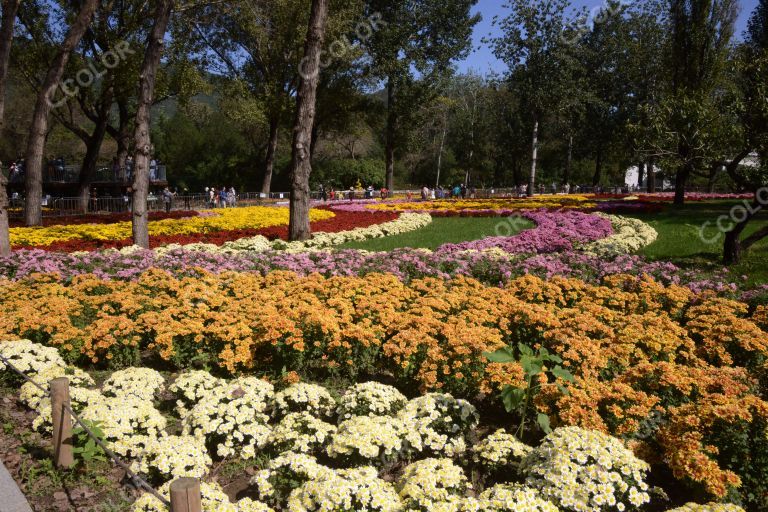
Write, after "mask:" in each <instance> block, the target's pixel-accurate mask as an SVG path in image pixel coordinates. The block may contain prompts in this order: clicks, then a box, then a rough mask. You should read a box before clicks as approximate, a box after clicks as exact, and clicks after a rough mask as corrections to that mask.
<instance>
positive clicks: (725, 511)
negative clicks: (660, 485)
mask: <svg viewBox="0 0 768 512" xmlns="http://www.w3.org/2000/svg"><path fill="white" fill-rule="evenodd" d="M667 512H744V509H743V508H741V507H740V506H738V505H733V504H731V503H707V504H704V505H699V504H698V503H686V504H685V505H683V506H682V507H677V508H673V509H670V510H668V511H667Z"/></svg>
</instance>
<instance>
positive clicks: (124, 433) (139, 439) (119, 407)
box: [81, 397, 166, 458]
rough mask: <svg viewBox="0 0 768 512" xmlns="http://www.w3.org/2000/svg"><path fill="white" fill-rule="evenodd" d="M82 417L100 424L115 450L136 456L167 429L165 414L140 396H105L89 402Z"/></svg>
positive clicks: (121, 453) (105, 436)
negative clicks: (138, 397) (139, 397)
mask: <svg viewBox="0 0 768 512" xmlns="http://www.w3.org/2000/svg"><path fill="white" fill-rule="evenodd" d="M81 417H82V418H83V419H85V420H88V421H92V422H96V423H98V424H99V426H100V428H101V430H102V432H103V433H104V438H105V439H106V441H107V442H108V443H109V444H110V445H111V448H112V450H113V451H114V452H115V453H117V454H118V455H121V456H123V457H129V458H134V457H136V456H137V455H138V454H139V453H141V452H142V451H143V450H144V449H145V448H146V446H147V444H148V443H150V442H152V441H153V440H155V439H157V438H158V437H159V436H160V435H161V434H162V433H163V431H164V430H165V427H166V420H165V417H163V415H162V414H161V413H160V411H158V410H157V409H155V408H154V406H153V405H152V403H151V402H147V401H142V400H137V399H136V398H129V397H122V398H105V399H103V400H100V401H97V402H96V403H93V404H89V405H88V406H86V407H85V408H84V409H83V412H82V414H81Z"/></svg>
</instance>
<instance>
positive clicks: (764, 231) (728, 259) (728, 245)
mask: <svg viewBox="0 0 768 512" xmlns="http://www.w3.org/2000/svg"><path fill="white" fill-rule="evenodd" d="M760 193H761V192H760V191H757V192H755V199H754V201H753V202H752V204H751V206H750V207H749V208H747V209H746V210H747V211H746V217H745V218H744V220H743V221H741V222H739V223H738V224H736V226H734V228H733V229H732V230H731V231H729V232H727V233H726V234H725V244H724V247H723V263H724V264H725V265H736V264H738V263H740V262H741V258H742V256H743V255H744V253H746V252H747V251H748V250H749V248H750V247H752V246H753V245H755V244H756V243H757V242H759V241H760V240H762V239H763V238H766V237H768V226H763V227H762V228H760V229H758V230H757V231H756V232H754V233H752V234H751V235H750V236H748V237H747V238H745V239H744V240H741V239H740V237H741V234H742V233H743V232H744V230H745V229H746V227H747V225H748V224H749V222H750V221H751V220H752V219H753V218H755V216H756V215H757V214H758V212H760V211H761V209H762V208H763V207H764V206H765V200H764V199H763V200H762V201H761V198H760Z"/></svg>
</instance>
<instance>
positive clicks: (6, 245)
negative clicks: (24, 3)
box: [0, 0, 19, 256]
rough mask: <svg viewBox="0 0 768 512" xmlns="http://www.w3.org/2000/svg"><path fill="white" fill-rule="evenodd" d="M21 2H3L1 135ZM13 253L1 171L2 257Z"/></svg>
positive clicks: (0, 253) (0, 93)
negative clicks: (9, 64)
mask: <svg viewBox="0 0 768 512" xmlns="http://www.w3.org/2000/svg"><path fill="white" fill-rule="evenodd" d="M18 9H19V0H3V13H2V22H0V133H2V130H3V126H4V119H5V86H6V83H7V81H8V62H9V60H10V56H11V44H12V43H13V27H14V25H15V24H16V13H17V11H18ZM10 253H11V241H10V235H9V232H8V192H7V191H6V178H5V174H4V172H3V170H2V169H0V256H8V255H9V254H10Z"/></svg>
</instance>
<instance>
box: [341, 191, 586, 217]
mask: <svg viewBox="0 0 768 512" xmlns="http://www.w3.org/2000/svg"><path fill="white" fill-rule="evenodd" d="M595 205H596V203H595V202H594V201H593V200H592V198H591V197H590V196H579V195H568V196H565V195H558V196H536V197H532V198H521V199H440V200H431V201H402V200H394V201H373V202H371V201H369V202H352V203H344V202H340V203H339V204H335V205H332V206H331V208H332V209H333V210H334V211H371V210H374V211H396V212H423V213H429V214H431V215H433V216H435V217H441V216H442V217H452V216H466V217H492V216H505V215H511V214H514V213H519V212H520V211H525V210H539V209H542V208H546V209H552V210H559V209H590V208H594V207H595Z"/></svg>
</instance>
